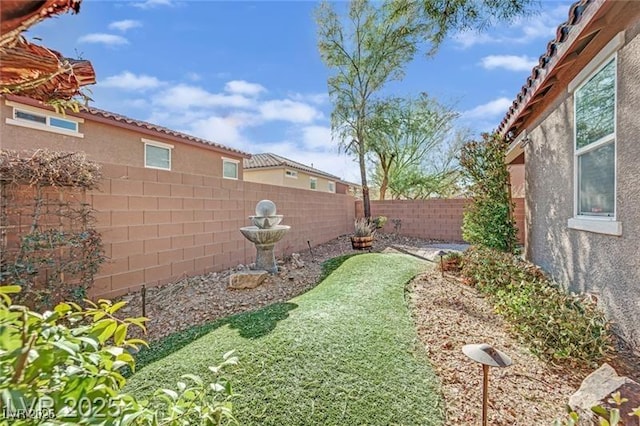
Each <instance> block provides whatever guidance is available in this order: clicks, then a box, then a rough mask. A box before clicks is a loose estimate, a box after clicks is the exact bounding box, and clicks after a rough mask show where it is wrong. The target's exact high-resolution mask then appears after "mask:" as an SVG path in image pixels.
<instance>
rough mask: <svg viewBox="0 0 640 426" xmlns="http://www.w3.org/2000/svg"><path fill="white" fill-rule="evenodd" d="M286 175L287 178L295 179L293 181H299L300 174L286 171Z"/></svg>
mask: <svg viewBox="0 0 640 426" xmlns="http://www.w3.org/2000/svg"><path fill="white" fill-rule="evenodd" d="M284 175H285V176H286V177H290V178H293V179H297V178H298V172H296V171H293V170H285V171H284Z"/></svg>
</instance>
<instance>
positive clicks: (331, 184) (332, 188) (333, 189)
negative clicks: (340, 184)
mask: <svg viewBox="0 0 640 426" xmlns="http://www.w3.org/2000/svg"><path fill="white" fill-rule="evenodd" d="M327 189H328V190H329V192H336V184H335V182H329V184H328V185H327Z"/></svg>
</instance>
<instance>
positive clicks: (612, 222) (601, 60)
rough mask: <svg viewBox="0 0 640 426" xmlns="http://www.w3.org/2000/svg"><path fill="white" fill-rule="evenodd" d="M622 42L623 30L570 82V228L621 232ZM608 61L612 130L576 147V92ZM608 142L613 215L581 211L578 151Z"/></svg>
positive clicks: (595, 147) (613, 232)
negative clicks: (611, 84) (611, 69)
mask: <svg viewBox="0 0 640 426" xmlns="http://www.w3.org/2000/svg"><path fill="white" fill-rule="evenodd" d="M623 44H624V32H623V33H620V34H618V35H617V36H616V37H614V38H613V39H612V40H611V41H610V42H609V43H608V44H607V45H606V46H605V47H604V48H603V49H602V50H601V51H600V52H599V53H598V54H597V55H596V56H595V57H594V58H593V60H592V61H591V62H590V63H589V64H588V65H587V66H586V67H585V68H584V69H583V70H582V71H581V72H580V73H579V74H578V76H576V78H575V79H574V80H573V81H572V82H571V83H570V84H569V91H570V92H571V93H572V94H573V217H572V218H569V220H568V222H567V226H568V227H569V228H570V229H575V230H580V231H588V232H594V233H598V234H606V235H616V236H619V235H622V223H621V222H620V221H618V220H617V215H618V206H617V204H618V203H617V194H618V147H617V145H618V143H617V141H618V138H617V135H618V54H617V50H618V49H619V48H620V47H621V46H622V45H623ZM611 61H613V65H614V68H615V71H614V75H615V83H614V106H613V108H614V109H613V116H614V118H613V133H611V134H609V135H606V136H604V137H602V138H601V139H599V140H597V141H595V142H592V143H590V144H589V145H587V146H584V147H582V148H578V147H577V131H578V126H577V121H576V94H577V92H578V91H579V90H580V89H581V88H582V87H583V86H584V85H586V84H587V83H588V82H589V81H590V80H591V78H592V77H593V76H595V75H596V74H597V73H598V72H600V71H601V70H602V69H603V68H604V67H605V66H607V65H608V64H609V63H610V62H611ZM608 144H613V149H614V176H613V179H614V180H613V191H614V197H613V216H590V215H581V214H579V213H580V206H579V192H580V182H579V158H580V156H581V155H583V154H586V153H589V152H592V151H593V150H595V149H598V148H601V147H603V146H606V145H608Z"/></svg>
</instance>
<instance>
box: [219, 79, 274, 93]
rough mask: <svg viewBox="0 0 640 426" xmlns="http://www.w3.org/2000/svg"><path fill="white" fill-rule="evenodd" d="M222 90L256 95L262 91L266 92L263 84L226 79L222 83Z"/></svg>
mask: <svg viewBox="0 0 640 426" xmlns="http://www.w3.org/2000/svg"><path fill="white" fill-rule="evenodd" d="M224 90H225V91H227V92H229V93H235V94H238V95H247V96H256V95H259V94H260V93H262V92H266V91H267V89H265V88H264V86H262V85H260V84H257V83H249V82H248V81H244V80H232V81H228V82H227V84H225V85H224Z"/></svg>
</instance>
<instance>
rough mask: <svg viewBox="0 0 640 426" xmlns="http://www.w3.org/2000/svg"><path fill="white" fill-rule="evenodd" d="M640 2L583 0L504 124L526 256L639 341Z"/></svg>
mask: <svg viewBox="0 0 640 426" xmlns="http://www.w3.org/2000/svg"><path fill="white" fill-rule="evenodd" d="M639 33H640V4H638V3H637V2H635V1H613V0H593V1H586V0H583V1H579V2H577V3H575V4H574V5H572V6H571V9H570V11H569V19H568V21H567V23H565V24H563V25H561V26H560V27H559V28H558V31H557V36H556V38H555V39H554V40H553V41H551V42H550V43H549V44H548V47H547V52H546V53H545V54H544V55H543V56H542V57H541V58H540V65H539V66H536V67H535V68H534V69H533V72H532V75H531V77H529V78H528V79H527V81H526V84H525V86H523V88H522V91H521V93H520V94H519V95H518V96H517V99H516V100H515V101H514V103H513V106H512V107H511V108H510V109H509V112H508V113H507V115H506V117H505V118H504V120H503V121H502V123H501V125H500V127H499V128H498V131H499V133H501V134H502V135H504V136H506V137H507V138H508V140H510V141H511V145H510V149H509V153H508V155H507V162H509V163H511V164H522V163H524V167H525V200H526V235H527V236H526V241H527V243H526V249H525V254H526V257H527V258H528V259H530V260H531V261H533V262H535V263H536V264H538V265H539V266H541V267H542V268H543V269H544V270H546V271H547V272H548V273H550V274H551V275H552V276H553V277H554V278H555V279H556V280H557V281H559V282H560V283H563V284H568V286H569V287H568V289H569V290H571V291H576V292H589V293H594V294H596V295H597V297H598V299H599V302H600V303H601V305H602V306H603V307H604V308H605V310H606V312H607V314H608V315H609V317H610V318H611V319H613V320H614V321H615V322H616V325H617V326H618V327H619V330H620V331H621V332H622V334H623V335H624V336H626V338H628V339H630V340H631V341H633V342H634V343H636V344H640V334H639V331H640V329H639V328H638V323H640V287H639V286H640V257H639V254H638V252H639V249H640V215H639V214H638V210H639V209H640V175H639V174H638V163H639V162H640V119H639V118H638V106H639V105H640V84H638V83H639V82H640V37H638V34H639Z"/></svg>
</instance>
